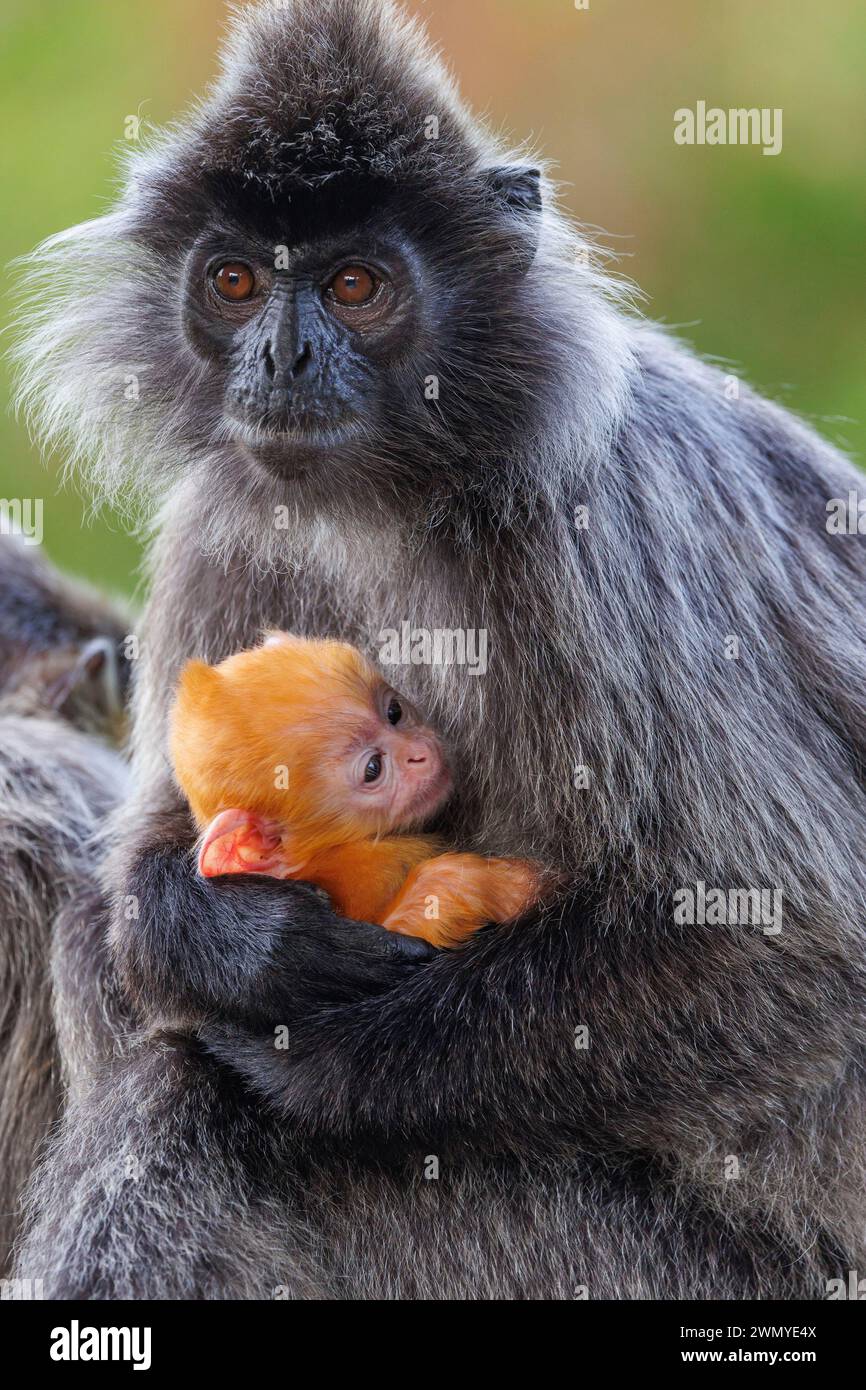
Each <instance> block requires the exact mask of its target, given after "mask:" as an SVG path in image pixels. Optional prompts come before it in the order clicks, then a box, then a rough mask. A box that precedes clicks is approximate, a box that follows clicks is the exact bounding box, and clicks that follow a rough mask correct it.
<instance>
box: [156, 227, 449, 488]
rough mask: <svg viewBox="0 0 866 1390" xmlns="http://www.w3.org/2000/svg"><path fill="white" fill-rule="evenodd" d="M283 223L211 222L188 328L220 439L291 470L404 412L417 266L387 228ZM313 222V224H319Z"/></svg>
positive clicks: (191, 265)
mask: <svg viewBox="0 0 866 1390" xmlns="http://www.w3.org/2000/svg"><path fill="white" fill-rule="evenodd" d="M321 221H322V219H321V217H319V218H316V217H314V216H313V215H312V209H308V210H307V214H306V215H305V213H304V209H303V207H302V206H300V205H299V206H291V205H290V206H288V207H287V208H286V212H285V216H284V219H283V220H282V222H281V220H280V217H279V216H274V214H273V213H269V214H268V215H267V217H266V223H267V225H268V227H269V230H270V236H268V235H267V232H266V231H265V226H264V225H263V224H262V223H261V222H258V221H255V222H248V221H246V220H245V219H242V220H239V221H235V222H234V225H233V226H231V227H229V226H227V225H225V224H224V225H223V226H222V227H220V226H219V225H215V226H212V227H210V228H208V229H207V230H206V231H205V232H204V233H203V234H202V235H201V236H200V237H199V238H198V240H197V242H196V244H195V246H194V247H193V250H192V252H191V254H190V256H189V259H188V262H187V266H186V272H185V286H184V291H183V305H184V315H183V321H184V328H185V331H186V334H187V337H188V340H189V343H190V345H191V346H192V349H193V351H194V352H195V353H196V354H197V355H198V356H199V357H200V358H201V359H202V360H203V361H204V362H205V363H206V364H207V370H208V372H209V375H210V382H211V386H212V387H215V388H216V389H217V391H218V393H219V398H220V400H219V405H220V411H221V424H222V427H223V430H224V432H225V434H226V435H228V436H229V437H230V438H231V439H233V440H234V441H236V442H237V443H239V444H240V445H241V447H242V449H243V450H244V451H245V452H246V453H247V454H248V455H250V456H251V457H252V458H253V459H255V460H256V461H257V462H258V463H260V464H262V465H264V466H265V467H266V468H267V469H268V470H269V471H271V472H273V473H276V474H278V475H283V476H288V477H295V476H298V475H299V474H302V473H303V472H304V471H305V470H306V469H308V468H311V467H315V466H317V465H321V464H323V463H324V462H325V461H326V460H327V458H328V456H329V455H331V454H333V452H334V450H338V449H340V447H341V446H345V445H351V444H352V443H353V442H354V441H357V440H359V439H361V438H362V437H364V436H365V435H369V434H370V433H371V432H372V431H373V430H378V429H380V428H381V425H382V422H383V420H384V419H385V418H386V417H387V416H388V415H389V414H394V413H396V415H397V417H398V418H399V415H400V413H401V411H402V412H405V410H406V402H405V400H404V399H403V388H402V383H401V374H400V366H401V364H405V362H406V361H407V359H408V358H410V357H411V354H412V352H413V350H414V348H415V346H416V341H417V336H418V332H419V321H420V319H421V318H422V316H423V308H422V301H423V272H422V268H421V265H420V263H419V259H418V256H417V255H416V254H414V253H413V250H412V248H411V246H410V245H409V243H408V241H407V239H406V238H405V236H401V234H400V233H399V231H398V229H397V228H396V227H394V226H391V225H385V224H384V223H381V222H380V224H379V226H378V227H376V226H374V225H373V224H372V223H371V222H370V221H367V222H366V223H364V224H358V223H354V224H353V223H352V221H351V220H349V221H348V222H345V225H342V226H341V224H340V218H339V217H338V215H337V209H336V208H333V209H332V230H331V231H325V232H322V230H321ZM314 223H315V224H317V225H314Z"/></svg>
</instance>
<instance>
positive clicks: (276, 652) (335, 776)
mask: <svg viewBox="0 0 866 1390" xmlns="http://www.w3.org/2000/svg"><path fill="white" fill-rule="evenodd" d="M171 752H172V758H173V760H174V769H175V776H176V778H177V781H178V784H179V785H180V787H181V789H182V791H183V792H184V793H185V795H186V797H187V799H188V801H189V804H190V807H191V809H192V812H193V815H194V817H195V819H196V822H197V824H198V826H199V829H200V830H201V831H202V832H203V836H202V840H201V844H200V849H199V857H198V868H199V873H201V874H202V875H204V876H205V877H206V878H211V877H216V876H218V875H221V874H237V873H244V874H251V873H252V874H254V873H259V874H269V875H271V876H272V877H274V878H297V879H303V880H304V881H305V882H307V883H315V884H318V885H319V886H320V887H321V888H324V889H325V891H326V892H327V893H328V894H329V896H330V898H331V900H332V902H333V904H334V907H335V909H336V910H337V911H338V912H339V913H341V914H343V915H344V916H346V917H352V918H355V919H356V920H358V921H365V922H377V923H379V924H380V925H381V926H383V927H386V928H387V929H388V930H389V931H396V932H403V933H405V934H406V935H408V936H420V937H424V938H425V940H427V941H429V942H431V943H432V944H433V945H434V946H453V945H456V944H457V943H458V942H460V941H462V940H464V939H465V938H466V937H467V936H469V935H471V933H472V932H474V931H476V930H477V929H478V928H479V927H481V926H484V924H485V923H487V922H506V921H509V920H510V919H511V918H513V917H517V916H519V915H520V913H521V912H523V911H525V909H526V908H528V907H529V906H531V905H532V904H533V903H534V902H537V901H538V900H539V898H540V896H541V875H540V871H539V869H538V867H537V866H536V865H534V864H531V863H529V862H528V861H525V860H519V859H486V858H483V857H482V856H480V855H477V854H452V853H442V848H443V846H442V844H441V842H440V841H438V840H437V839H435V837H433V836H431V835H407V834H397V833H395V832H398V831H408V830H412V829H414V828H416V827H418V826H421V825H423V823H424V822H425V821H426V820H428V819H429V818H430V816H431V815H432V814H433V812H434V811H436V810H438V808H439V807H440V806H441V805H442V804H443V802H444V801H445V800H446V799H447V797H448V794H449V792H450V790H451V776H450V773H449V771H448V767H447V764H446V761H445V758H444V756H443V753H442V749H441V747H440V744H439V741H438V739H437V738H436V735H435V734H434V733H433V731H432V730H431V729H430V728H428V727H427V726H426V725H425V724H423V723H422V722H421V721H420V719H419V718H418V715H417V714H416V713H415V711H414V710H413V709H412V706H411V705H410V704H409V702H408V701H407V700H405V699H404V698H403V696H402V695H398V694H397V693H396V692H395V691H394V690H392V689H391V688H390V686H388V685H387V684H386V683H385V681H384V680H382V678H381V676H379V675H378V673H377V672H376V671H375V670H374V668H373V667H372V666H371V665H370V663H369V662H368V661H366V660H365V658H364V657H363V656H362V655H361V653H360V652H359V651H357V650H356V649H355V648H354V647H351V646H348V645H347V644H345V643H343V642H325V641H315V640H312V639H308V638H302V637H293V636H290V635H289V634H288V633H281V632H274V633H271V634H270V635H269V636H268V637H267V639H266V641H265V643H264V645H263V646H261V647H257V648H255V649H254V650H252V651H245V652H239V653H238V654H237V655H236V656H231V657H229V658H228V660H227V661H223V662H222V663H221V664H220V665H219V666H207V665H205V664H204V663H203V662H200V661H191V662H189V663H188V665H187V666H186V667H185V668H184V670H183V672H182V673H181V677H180V684H179V687H178V691H177V696H176V699H175V703H174V708H173V710H172V716H171Z"/></svg>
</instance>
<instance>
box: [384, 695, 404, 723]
mask: <svg viewBox="0 0 866 1390" xmlns="http://www.w3.org/2000/svg"><path fill="white" fill-rule="evenodd" d="M385 718H386V719H387V720H388V723H389V724H399V723H400V720H401V719H402V718H403V706H402V705H401V704H400V701H399V700H398V699H397V698H396V697H392V698H391V699H390V700H389V701H388V708H387V709H386V711H385Z"/></svg>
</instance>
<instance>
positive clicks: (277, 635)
mask: <svg viewBox="0 0 866 1390" xmlns="http://www.w3.org/2000/svg"><path fill="white" fill-rule="evenodd" d="M263 636H264V641H263V642H262V646H263V647H288V646H289V645H290V644H291V641H292V639H291V637H290V635H289V633H288V632H280V630H279V628H276V627H270V628H268V629H267V630H266V631H265V633H264V634H263Z"/></svg>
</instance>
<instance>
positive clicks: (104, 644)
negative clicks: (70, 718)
mask: <svg viewBox="0 0 866 1390" xmlns="http://www.w3.org/2000/svg"><path fill="white" fill-rule="evenodd" d="M123 692H124V673H123V672H122V669H121V657H120V653H119V651H118V648H117V644H116V643H115V642H114V641H112V640H111V638H108V637H94V638H93V639H92V640H91V641H89V642H86V643H85V644H84V645H83V646H82V647H81V648H80V650H79V652H78V655H77V657H76V659H75V661H74V662H72V663H71V664H70V666H69V667H68V669H67V670H66V671H64V672H63V674H62V675H60V676H58V677H57V678H56V679H55V680H54V682H53V683H52V685H51V686H50V687H49V689H48V702H49V704H50V706H51V708H52V709H55V710H57V711H58V713H60V714H64V713H71V711H70V709H69V706H70V705H71V704H72V703H73V702H81V701H83V702H85V703H88V704H90V706H91V707H92V708H93V709H94V710H101V711H102V713H104V714H106V715H108V716H110V717H117V716H118V715H120V714H121V713H122V711H123Z"/></svg>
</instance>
